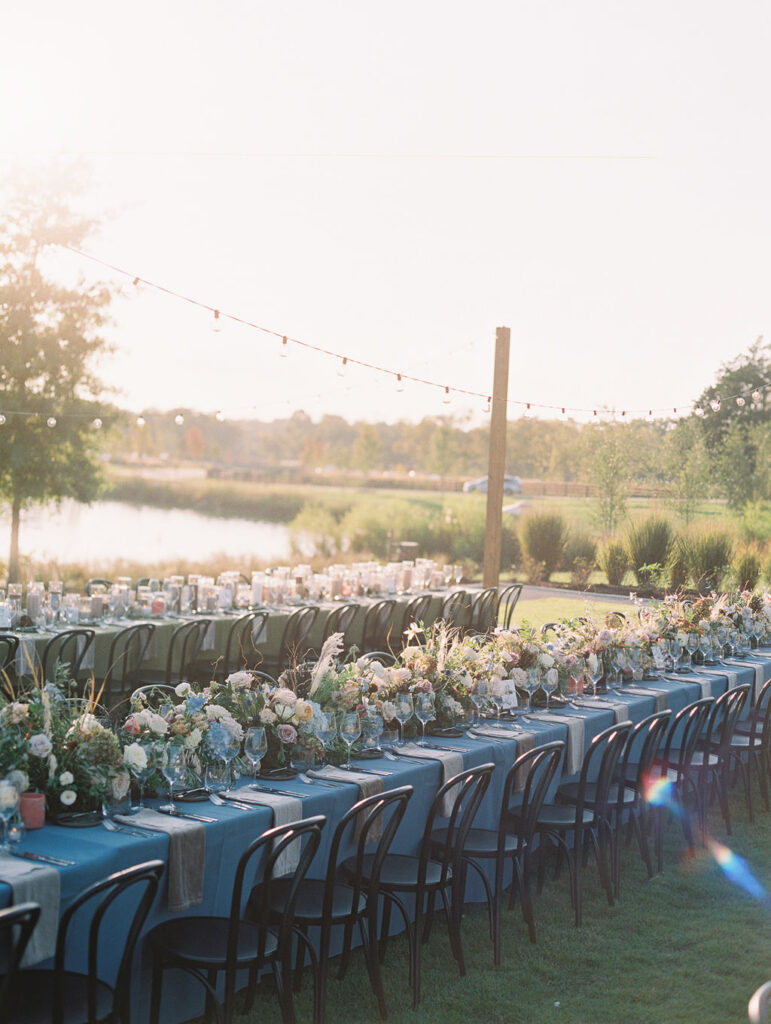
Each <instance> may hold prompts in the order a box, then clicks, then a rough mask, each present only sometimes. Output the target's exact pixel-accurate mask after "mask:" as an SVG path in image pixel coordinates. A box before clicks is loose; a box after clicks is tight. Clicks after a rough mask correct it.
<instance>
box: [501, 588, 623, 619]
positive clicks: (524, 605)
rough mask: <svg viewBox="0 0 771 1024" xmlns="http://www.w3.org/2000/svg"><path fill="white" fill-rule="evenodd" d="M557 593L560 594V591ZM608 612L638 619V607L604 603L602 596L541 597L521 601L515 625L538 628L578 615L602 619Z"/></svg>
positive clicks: (515, 610)
mask: <svg viewBox="0 0 771 1024" xmlns="http://www.w3.org/2000/svg"><path fill="white" fill-rule="evenodd" d="M556 593H558V594H559V591H557V592H556ZM607 612H623V613H624V614H625V615H630V616H634V617H635V620H636V618H637V607H636V606H635V605H633V604H631V603H627V602H621V601H603V600H602V597H601V596H597V597H595V596H593V595H591V594H587V596H586V598H585V599H583V598H575V597H541V598H535V599H533V600H524V599H520V600H519V601H518V602H517V606H516V608H515V609H514V625H516V626H520V625H522V623H523V622H528V623H530V625H531V626H535V627H536V628H538V627H540V626H542V625H543V623H544V622H559V620H560V619H570V618H574V617H575V616H576V615H591V616H593V617H594V618H597V619H601V618H603V616H604V615H605V614H606V613H607Z"/></svg>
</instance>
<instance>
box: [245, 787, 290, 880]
mask: <svg viewBox="0 0 771 1024" xmlns="http://www.w3.org/2000/svg"><path fill="white" fill-rule="evenodd" d="M237 796H238V799H239V800H241V801H243V802H244V803H247V804H255V805H259V806H262V807H270V808H272V810H273V827H274V828H278V826H279V825H290V824H291V823H292V822H293V821H301V820H302V816H303V802H302V800H301V799H300V798H299V796H298V797H294V796H281V795H280V794H279V793H265V792H262V791H260V792H258V791H257V790H256V789H247V788H243V787H242V788H241V789H239V790H238V791H237ZM299 860H300V844H299V843H290V844H289V846H287V847H286V849H285V850H284V852H283V853H282V854H281V856H280V857H279V858H278V860H277V861H276V866H275V868H274V869H273V874H274V875H291V874H292V873H293V872H294V870H295V868H296V867H297V864H298V862H299Z"/></svg>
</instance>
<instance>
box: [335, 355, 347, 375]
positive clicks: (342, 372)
mask: <svg viewBox="0 0 771 1024" xmlns="http://www.w3.org/2000/svg"><path fill="white" fill-rule="evenodd" d="M347 365H348V356H343V358H342V361H341V363H340V365H339V366H338V368H337V376H338V377H344V376H345V368H346V366H347Z"/></svg>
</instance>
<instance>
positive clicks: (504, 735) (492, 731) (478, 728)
mask: <svg viewBox="0 0 771 1024" xmlns="http://www.w3.org/2000/svg"><path fill="white" fill-rule="evenodd" d="M474 732H475V733H476V734H477V736H489V737H490V739H493V740H515V739H516V738H517V736H519V735H521V734H520V733H516V732H514V730H513V729H505V728H504V727H503V726H502V725H475V726H474Z"/></svg>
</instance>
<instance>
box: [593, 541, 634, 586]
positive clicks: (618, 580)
mask: <svg viewBox="0 0 771 1024" xmlns="http://www.w3.org/2000/svg"><path fill="white" fill-rule="evenodd" d="M597 561H598V563H599V566H600V569H602V571H603V572H604V573H605V575H606V577H607V579H608V583H609V584H610V586H611V587H620V586H621V585H622V583H623V582H624V576H626V571H627V569H628V568H629V553H628V552H627V549H626V545H625V544H623V543H622V542H621V541H620V540H609V541H607V542H606V543H605V544H603V546H602V547H601V548H600V550H599V553H598V555H597Z"/></svg>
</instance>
